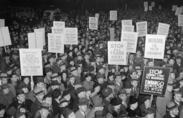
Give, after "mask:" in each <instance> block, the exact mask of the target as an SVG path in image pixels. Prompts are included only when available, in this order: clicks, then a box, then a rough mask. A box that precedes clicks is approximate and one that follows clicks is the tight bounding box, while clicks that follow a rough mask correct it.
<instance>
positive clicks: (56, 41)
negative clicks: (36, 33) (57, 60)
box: [48, 33, 64, 53]
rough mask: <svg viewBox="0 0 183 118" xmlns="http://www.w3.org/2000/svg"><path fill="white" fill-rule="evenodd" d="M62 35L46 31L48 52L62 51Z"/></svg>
mask: <svg viewBox="0 0 183 118" xmlns="http://www.w3.org/2000/svg"><path fill="white" fill-rule="evenodd" d="M63 38H64V36H63V35H59V34H53V33H48V52H52V53H64V42H63V41H64V40H63Z"/></svg>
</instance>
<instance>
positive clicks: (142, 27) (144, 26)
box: [136, 21, 147, 37]
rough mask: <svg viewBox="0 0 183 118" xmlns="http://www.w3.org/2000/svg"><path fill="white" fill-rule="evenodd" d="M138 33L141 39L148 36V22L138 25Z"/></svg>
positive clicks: (138, 23)
mask: <svg viewBox="0 0 183 118" xmlns="http://www.w3.org/2000/svg"><path fill="white" fill-rule="evenodd" d="M136 27H137V32H138V36H139V37H143V36H146V34H147V21H143V22H137V23H136Z"/></svg>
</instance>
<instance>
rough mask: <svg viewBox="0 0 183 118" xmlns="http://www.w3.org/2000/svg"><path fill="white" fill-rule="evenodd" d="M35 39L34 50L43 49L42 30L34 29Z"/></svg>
mask: <svg viewBox="0 0 183 118" xmlns="http://www.w3.org/2000/svg"><path fill="white" fill-rule="evenodd" d="M34 33H35V39H36V48H38V49H43V46H44V44H45V30H44V29H43V28H39V29H34Z"/></svg>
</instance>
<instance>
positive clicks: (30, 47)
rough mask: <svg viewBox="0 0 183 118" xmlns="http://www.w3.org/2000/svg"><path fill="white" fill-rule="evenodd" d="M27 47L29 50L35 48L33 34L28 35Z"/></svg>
mask: <svg viewBox="0 0 183 118" xmlns="http://www.w3.org/2000/svg"><path fill="white" fill-rule="evenodd" d="M28 46H29V49H35V48H36V47H37V44H36V36H35V33H34V32H33V33H28Z"/></svg>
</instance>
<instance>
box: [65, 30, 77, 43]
mask: <svg viewBox="0 0 183 118" xmlns="http://www.w3.org/2000/svg"><path fill="white" fill-rule="evenodd" d="M64 44H65V45H78V28H65V40H64Z"/></svg>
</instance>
